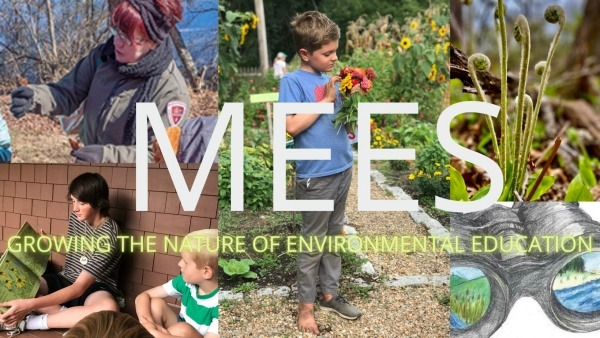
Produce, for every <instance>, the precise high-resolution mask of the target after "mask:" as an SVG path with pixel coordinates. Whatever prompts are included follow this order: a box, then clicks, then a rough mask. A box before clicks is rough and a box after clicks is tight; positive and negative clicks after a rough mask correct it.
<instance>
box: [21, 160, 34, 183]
mask: <svg viewBox="0 0 600 338" xmlns="http://www.w3.org/2000/svg"><path fill="white" fill-rule="evenodd" d="M21 181H24V182H35V166H34V165H33V164H21Z"/></svg>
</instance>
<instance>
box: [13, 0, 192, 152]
mask: <svg viewBox="0 0 600 338" xmlns="http://www.w3.org/2000/svg"><path fill="white" fill-rule="evenodd" d="M182 14H183V9H182V6H181V2H180V0H126V1H123V2H121V3H120V4H119V5H117V6H116V7H115V8H114V10H113V11H112V13H111V16H110V32H111V34H112V36H111V37H110V38H109V39H108V40H107V41H106V42H105V43H103V44H100V45H99V46H98V47H96V48H95V49H93V50H92V51H91V52H90V54H88V55H87V56H86V57H84V58H83V59H81V60H80V61H79V62H78V63H77V64H76V65H75V67H74V68H73V69H72V70H71V71H70V72H69V73H68V74H67V75H65V76H64V77H63V78H62V79H61V80H60V81H58V82H57V83H49V84H43V85H27V86H22V87H19V88H17V89H16V90H14V91H13V92H12V104H11V108H10V111H11V112H12V113H13V114H14V116H15V117H17V118H20V117H22V116H24V115H25V113H29V112H33V113H37V114H42V115H71V114H72V113H73V112H75V110H76V109H77V108H78V107H79V106H80V105H81V103H82V102H84V101H85V103H84V105H83V119H82V120H83V121H82V124H81V127H80V129H79V137H80V139H81V142H82V143H83V146H81V145H79V144H72V147H73V151H72V155H73V156H74V157H75V158H76V161H77V162H128V163H133V162H135V155H136V151H135V142H136V140H135V130H136V117H135V116H136V109H135V108H136V103H137V102H154V103H155V104H156V105H157V107H158V110H159V112H160V114H161V118H162V121H163V123H164V125H165V127H169V126H174V125H180V124H182V123H183V121H184V120H185V119H186V118H187V116H188V112H189V106H190V95H189V92H188V89H187V85H186V83H185V80H184V78H183V76H182V75H181V73H180V72H179V70H178V69H177V66H176V65H175V61H174V60H173V55H172V54H171V43H170V42H169V39H168V37H169V33H170V31H171V29H172V28H173V27H174V26H175V24H176V23H177V22H178V21H180V20H181V18H182ZM148 135H149V140H148V145H149V158H148V160H149V161H152V159H153V155H152V147H151V144H152V141H153V140H154V133H153V132H152V130H151V128H150V126H149V125H148Z"/></svg>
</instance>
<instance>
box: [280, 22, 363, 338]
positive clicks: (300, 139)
mask: <svg viewBox="0 0 600 338" xmlns="http://www.w3.org/2000/svg"><path fill="white" fill-rule="evenodd" d="M291 26H292V35H293V37H294V44H295V47H296V51H297V54H298V56H300V59H301V66H300V69H298V70H296V71H294V72H292V73H289V74H287V75H286V76H284V77H283V78H282V80H281V84H280V90H279V102H333V103H334V105H335V109H336V112H337V111H338V110H339V109H340V107H341V98H340V96H339V94H338V89H337V85H336V84H337V82H339V81H340V78H339V76H333V77H330V76H329V75H326V74H325V72H330V71H332V70H333V65H334V63H335V62H336V61H337V59H338V58H337V55H336V51H337V48H338V41H339V38H340V29H339V27H338V26H337V25H336V24H335V23H334V22H333V21H331V20H330V19H329V18H328V17H327V16H325V15H324V14H322V13H319V12H316V11H310V12H305V13H303V14H299V15H297V16H296V17H295V18H294V20H293V21H292V22H291ZM334 118H335V114H329V115H326V114H323V115H319V114H298V115H292V114H289V115H288V116H287V117H286V131H287V132H288V133H289V134H290V135H292V136H293V137H294V147H296V148H329V149H331V160H329V161H310V160H304V161H296V175H297V177H298V180H297V183H296V188H297V190H298V193H297V194H298V197H297V198H298V199H304V200H313V199H327V200H333V201H334V210H333V211H326V212H321V211H308V212H302V229H301V231H300V232H301V234H302V236H306V237H309V236H314V237H317V238H319V239H322V238H324V237H325V236H338V235H341V233H342V229H343V220H344V210H345V207H346V197H347V196H348V189H349V188H350V182H351V180H352V164H353V158H352V149H351V147H350V142H349V140H348V136H347V134H346V130H345V129H344V128H340V127H335V126H334V123H333V119H334ZM297 262H298V300H299V303H300V304H299V313H298V327H299V328H300V330H302V331H305V332H311V333H314V334H318V333H319V329H318V327H317V322H316V319H315V317H314V302H315V298H316V286H317V276H319V280H320V283H321V290H322V292H323V297H322V298H321V299H320V300H319V305H320V308H321V309H324V310H329V311H334V312H335V313H337V314H338V315H340V316H341V317H343V318H346V319H357V318H358V317H360V315H361V312H360V310H358V309H357V308H356V307H354V306H353V305H351V304H350V303H348V302H347V301H346V299H345V298H344V297H342V296H341V295H340V294H339V293H338V288H339V280H340V277H341V270H342V261H341V257H340V255H339V253H337V252H327V251H323V252H318V251H312V252H307V251H305V252H300V253H298V258H297Z"/></svg>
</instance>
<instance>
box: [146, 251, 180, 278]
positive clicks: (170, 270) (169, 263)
mask: <svg viewBox="0 0 600 338" xmlns="http://www.w3.org/2000/svg"><path fill="white" fill-rule="evenodd" d="M180 259H181V258H180V257H176V256H169V255H164V254H159V253H156V254H155V258H154V269H152V271H154V272H160V273H164V274H171V275H177V274H179V272H180V271H181V270H180V268H179V266H178V265H177V263H179V260H180Z"/></svg>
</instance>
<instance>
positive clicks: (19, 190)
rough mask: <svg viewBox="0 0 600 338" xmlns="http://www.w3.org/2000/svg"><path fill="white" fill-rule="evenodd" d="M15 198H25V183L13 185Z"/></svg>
mask: <svg viewBox="0 0 600 338" xmlns="http://www.w3.org/2000/svg"><path fill="white" fill-rule="evenodd" d="M15 197H21V198H27V183H25V182H16V183H15Z"/></svg>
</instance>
